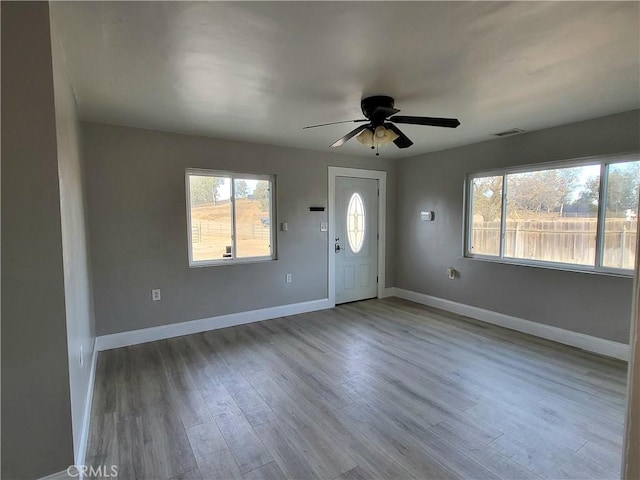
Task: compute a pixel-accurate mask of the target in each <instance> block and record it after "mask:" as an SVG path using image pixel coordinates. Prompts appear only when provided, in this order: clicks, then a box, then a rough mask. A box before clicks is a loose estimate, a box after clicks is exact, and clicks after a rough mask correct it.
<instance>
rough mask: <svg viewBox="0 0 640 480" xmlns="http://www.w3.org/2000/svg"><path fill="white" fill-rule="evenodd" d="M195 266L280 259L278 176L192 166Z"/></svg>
mask: <svg viewBox="0 0 640 480" xmlns="http://www.w3.org/2000/svg"><path fill="white" fill-rule="evenodd" d="M186 189H187V220H188V221H187V224H188V238H189V265H190V266H206V265H219V264H225V263H233V262H253V261H261V260H272V259H274V258H275V248H274V228H273V225H274V223H275V222H274V208H273V198H274V196H273V191H274V178H273V176H270V175H248V174H244V173H230V172H219V171H211V170H187V172H186Z"/></svg>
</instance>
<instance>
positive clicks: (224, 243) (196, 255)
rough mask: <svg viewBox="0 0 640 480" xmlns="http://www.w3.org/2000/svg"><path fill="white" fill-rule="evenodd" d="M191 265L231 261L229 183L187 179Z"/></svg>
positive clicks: (201, 177) (206, 178) (208, 178)
mask: <svg viewBox="0 0 640 480" xmlns="http://www.w3.org/2000/svg"><path fill="white" fill-rule="evenodd" d="M189 194H190V197H191V198H190V205H191V211H190V214H191V251H192V254H193V259H192V260H193V261H194V262H197V261H202V260H222V259H224V258H231V256H232V255H231V248H232V245H233V243H232V241H231V179H229V178H224V177H212V176H207V175H189Z"/></svg>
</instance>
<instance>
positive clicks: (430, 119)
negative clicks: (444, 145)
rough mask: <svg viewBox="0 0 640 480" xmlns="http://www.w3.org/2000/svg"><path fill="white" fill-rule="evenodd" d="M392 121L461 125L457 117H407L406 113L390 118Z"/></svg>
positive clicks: (432, 124) (430, 124)
mask: <svg viewBox="0 0 640 480" xmlns="http://www.w3.org/2000/svg"><path fill="white" fill-rule="evenodd" d="M389 121H390V122H395V123H407V124H410V125H429V126H432V127H447V128H456V127H457V126H458V125H460V121H459V120H458V119H457V118H437V117H407V116H404V115H396V116H395V117H391V118H390V119H389Z"/></svg>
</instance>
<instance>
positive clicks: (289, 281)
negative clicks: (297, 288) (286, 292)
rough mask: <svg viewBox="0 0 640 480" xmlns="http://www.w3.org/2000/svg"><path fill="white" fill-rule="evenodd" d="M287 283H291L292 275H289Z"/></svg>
mask: <svg viewBox="0 0 640 480" xmlns="http://www.w3.org/2000/svg"><path fill="white" fill-rule="evenodd" d="M287 283H291V274H290V273H287Z"/></svg>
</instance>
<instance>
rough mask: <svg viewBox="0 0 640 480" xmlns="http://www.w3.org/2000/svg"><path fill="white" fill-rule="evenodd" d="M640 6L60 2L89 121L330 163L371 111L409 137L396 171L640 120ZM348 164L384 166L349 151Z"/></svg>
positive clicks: (57, 17)
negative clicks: (526, 136) (456, 123)
mask: <svg viewBox="0 0 640 480" xmlns="http://www.w3.org/2000/svg"><path fill="white" fill-rule="evenodd" d="M639 7H640V3H638V2H625V3H621V2H620V3H619V2H586V3H581V2H514V3H492V2H424V3H422V2H407V3H405V2H375V3H369V2H331V3H329V2H309V3H304V2H301V3H297V2H255V3H254V2H229V3H222V2H88V3H79V2H53V3H52V4H51V9H52V18H53V21H54V24H55V25H56V28H57V30H58V33H59V35H60V37H61V41H62V44H63V50H64V52H65V56H66V62H67V67H68V69H69V74H70V77H71V81H72V84H73V88H74V91H75V94H76V99H77V102H78V108H79V112H80V116H81V118H83V119H85V120H91V121H97V122H105V123H113V124H121V125H130V126H137V127H143V128H150V129H157V130H165V131H175V132H184V133H192V134H201V135H207V136H212V137H218V138H229V139H238V140H244V141H252V142H259V143H268V144H275V145H286V146H295V147H302V148H308V149H313V150H322V151H329V150H331V149H329V147H328V146H329V145H330V144H331V143H333V141H334V140H336V139H337V138H339V137H341V136H342V135H343V134H345V133H346V132H348V131H349V130H351V129H352V128H354V127H355V125H353V124H343V125H336V126H330V127H324V128H317V129H311V130H302V127H303V126H305V125H310V124H316V123H324V122H332V121H338V120H349V119H355V118H362V115H361V113H360V99H361V97H363V96H367V95H372V94H384V95H390V96H393V97H395V99H396V108H400V109H401V110H402V114H403V115H426V116H435V117H439V116H440V117H457V118H459V119H460V121H461V123H462V125H461V126H460V127H458V128H457V129H455V130H453V129H446V128H435V127H420V126H414V125H404V126H401V128H402V130H403V131H404V132H405V133H406V134H407V135H408V136H409V137H410V138H411V139H412V140H413V141H414V142H415V145H414V146H413V147H411V148H408V149H405V150H399V149H397V148H396V147H395V146H393V145H391V146H389V147H385V148H384V149H383V150H382V151H381V155H384V156H386V157H389V158H399V157H403V156H412V155H416V154H419V153H423V152H429V151H435V150H441V149H444V148H448V147H452V146H456V145H463V144H468V143H473V142H477V141H482V140H487V139H490V138H493V137H492V136H491V134H493V133H495V132H499V131H501V130H506V129H509V128H512V127H518V128H522V129H525V130H537V129H541V128H545V127H550V126H555V125H560V124H564V123H569V122H574V121H579V120H586V119H589V118H594V117H598V116H602V115H607V114H611V113H616V112H622V111H627V110H632V109H635V108H638V107H640V90H639V89H640V25H639V18H640V10H639ZM338 151H340V152H342V153H350V154H357V155H358V154H359V155H365V156H367V155H372V152H371V150H368V149H367V148H365V147H363V146H362V145H360V144H359V143H358V142H357V141H355V139H354V140H351V141H350V142H348V143H347V144H346V145H345V146H344V147H340V148H339V149H338Z"/></svg>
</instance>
